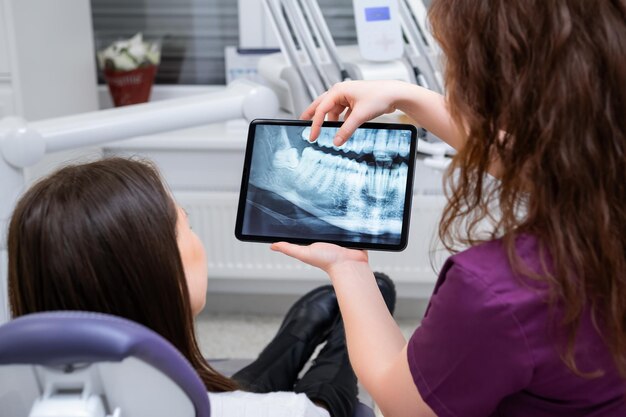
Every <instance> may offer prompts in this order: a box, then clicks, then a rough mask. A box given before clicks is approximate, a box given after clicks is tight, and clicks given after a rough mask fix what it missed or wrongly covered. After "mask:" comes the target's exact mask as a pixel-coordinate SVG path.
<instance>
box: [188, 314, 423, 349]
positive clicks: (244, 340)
mask: <svg viewBox="0 0 626 417" xmlns="http://www.w3.org/2000/svg"><path fill="white" fill-rule="evenodd" d="M282 319H283V318H282V316H275V315H271V316H268V315H253V314H219V313H202V314H201V315H200V316H199V317H198V318H197V330H198V337H199V343H200V346H201V348H202V352H203V353H204V355H205V357H208V358H254V357H256V356H257V355H258V354H259V352H260V351H261V350H262V349H263V347H264V346H265V345H266V344H267V343H268V342H269V341H270V340H271V339H272V337H273V336H274V334H275V333H276V331H277V330H278V327H279V326H280V324H281V322H282ZM398 324H399V325H400V328H401V329H402V332H403V333H404V335H405V337H407V338H408V337H410V335H411V334H412V333H413V331H414V330H415V328H416V327H417V325H418V324H419V320H418V319H415V320H399V321H398Z"/></svg>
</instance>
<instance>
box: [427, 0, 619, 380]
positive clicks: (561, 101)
mask: <svg viewBox="0 0 626 417" xmlns="http://www.w3.org/2000/svg"><path fill="white" fill-rule="evenodd" d="M430 20H431V24H432V26H433V29H434V33H435V36H436V38H437V40H438V41H439V42H440V44H441V46H442V49H443V51H444V53H445V55H446V61H447V62H446V72H445V81H446V87H447V94H448V96H447V99H448V104H449V108H450V111H451V113H452V114H453V117H454V119H455V120H456V122H457V124H458V125H459V126H462V127H463V131H466V132H467V144H466V145H465V147H464V148H463V149H461V150H460V152H459V153H458V155H457V156H456V157H455V158H454V161H453V164H452V167H451V171H450V173H451V172H452V171H455V173H454V175H448V176H447V181H448V185H449V190H450V191H449V197H450V199H449V203H448V205H447V207H446V209H445V212H444V216H443V218H442V221H441V224H440V237H441V238H442V240H443V241H444V242H445V243H446V245H447V246H448V247H449V248H456V247H458V246H459V245H458V244H459V243H462V244H475V243H477V242H478V241H481V240H484V239H485V237H482V238H481V237H480V236H479V235H478V233H477V231H478V229H479V227H481V224H484V221H485V220H491V221H493V222H494V225H495V227H494V228H493V230H492V234H491V235H490V236H487V237H486V239H491V238H494V237H497V236H503V237H504V243H505V245H506V248H507V250H508V256H509V258H510V260H511V262H512V265H513V266H514V267H515V268H516V269H519V270H522V269H524V268H523V265H521V264H520V262H519V258H518V257H517V255H516V253H515V249H514V243H515V240H516V238H517V237H518V236H519V235H520V234H522V233H529V234H532V235H534V236H536V237H537V238H538V240H539V243H540V247H541V253H545V254H546V256H545V259H544V261H546V260H547V259H550V260H551V263H552V265H553V268H547V267H544V271H543V272H542V273H541V274H540V276H539V277H535V278H539V279H542V280H544V281H546V282H547V283H549V287H550V294H551V300H552V303H551V304H552V305H553V306H554V305H557V304H558V306H560V307H561V309H560V311H561V313H560V317H559V323H561V324H562V325H563V328H564V329H566V334H567V336H568V337H567V340H568V343H567V346H566V349H565V353H564V355H563V359H564V360H565V363H566V364H567V365H568V366H569V367H570V368H572V369H573V370H577V368H576V363H575V361H574V355H573V347H574V341H575V337H576V332H577V329H578V327H579V323H580V320H581V317H582V315H583V313H584V311H585V310H586V309H590V311H591V312H592V315H593V319H594V323H596V326H597V328H598V329H599V330H600V332H601V334H602V335H603V336H604V339H605V340H606V342H607V345H608V347H609V348H610V350H611V352H612V354H613V357H614V359H615V363H616V365H617V368H618V369H619V371H620V372H621V373H622V375H624V376H626V156H625V151H626V1H624V0H596V1H589V0H560V1H545V0H515V1H511V0H434V1H433V3H432V7H431V10H430ZM494 161H496V162H495V164H494ZM494 169H495V170H496V171H498V172H497V175H498V176H499V181H497V182H492V183H490V184H487V182H485V181H484V179H485V178H486V174H487V173H488V172H489V171H490V170H492V171H491V172H493V170H494ZM494 208H495V209H496V210H497V212H498V213H496V214H494V210H493V209H494ZM548 263H549V262H545V265H548ZM529 275H530V274H529ZM555 311H556V310H555Z"/></svg>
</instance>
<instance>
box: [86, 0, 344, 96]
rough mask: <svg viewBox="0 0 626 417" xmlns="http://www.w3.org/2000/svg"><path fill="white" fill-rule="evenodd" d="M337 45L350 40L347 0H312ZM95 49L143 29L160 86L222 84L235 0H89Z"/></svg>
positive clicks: (233, 37)
mask: <svg viewBox="0 0 626 417" xmlns="http://www.w3.org/2000/svg"><path fill="white" fill-rule="evenodd" d="M318 1H319V4H320V7H321V9H322V12H323V13H324V15H325V17H326V19H327V21H328V25H329V27H330V29H331V32H332V33H333V36H334V38H335V41H336V42H337V44H338V45H343V44H346V43H355V42H356V35H355V30H354V18H353V11H352V1H351V0H318ZM91 6H92V14H93V27H94V36H95V42H96V48H98V49H100V48H103V47H106V46H107V45H108V44H110V43H111V42H113V41H115V40H117V39H120V38H126V37H130V36H132V35H134V34H135V33H137V32H143V34H144V38H145V39H161V40H162V44H163V46H162V49H163V50H162V60H161V65H160V67H159V71H158V73H157V81H156V82H157V83H161V84H224V82H225V80H224V79H225V76H224V47H225V46H229V45H235V46H237V45H238V16H237V2H236V1H235V0H91Z"/></svg>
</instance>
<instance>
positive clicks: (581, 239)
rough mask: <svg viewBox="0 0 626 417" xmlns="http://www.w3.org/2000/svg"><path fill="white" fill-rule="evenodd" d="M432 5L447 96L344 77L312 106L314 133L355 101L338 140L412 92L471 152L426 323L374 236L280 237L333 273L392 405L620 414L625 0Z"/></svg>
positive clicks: (375, 391)
mask: <svg viewBox="0 0 626 417" xmlns="http://www.w3.org/2000/svg"><path fill="white" fill-rule="evenodd" d="M429 17H430V21H431V24H432V27H433V31H434V34H435V36H436V39H437V40H438V41H439V43H440V45H441V47H442V50H443V52H444V54H445V77H444V78H445V84H446V91H447V93H446V96H445V97H443V96H440V95H438V94H435V93H433V92H431V91H428V90H425V89H423V88H421V87H418V86H415V85H409V84H405V83H401V82H397V81H374V82H365V81H354V82H345V83H341V84H338V85H336V86H334V87H333V88H332V89H330V90H329V91H328V92H326V93H325V94H323V95H322V96H320V97H319V98H318V99H317V100H316V101H315V102H314V103H313V104H311V106H310V107H309V108H308V109H307V110H306V111H305V112H304V114H303V115H302V118H306V119H309V118H311V119H313V127H312V130H311V139H312V140H313V139H315V138H316V137H317V136H318V135H319V128H320V125H321V123H322V121H323V120H324V118H325V117H327V118H328V119H329V120H337V119H338V118H339V116H340V115H341V114H342V113H343V112H344V111H345V110H347V113H346V115H345V123H344V125H343V127H342V128H341V129H340V131H339V132H338V133H337V137H336V138H335V139H334V140H335V144H336V145H341V144H343V143H344V142H346V141H347V140H349V138H350V136H351V135H352V133H353V132H354V131H355V129H356V128H357V127H358V126H359V125H360V124H361V123H363V122H365V121H367V120H370V119H372V118H374V117H376V116H379V115H381V114H384V113H390V112H393V111H394V110H396V109H399V110H402V111H403V112H405V113H406V114H407V115H408V116H410V117H411V118H412V119H413V120H414V121H415V122H416V123H417V124H418V125H420V126H423V127H424V128H426V129H428V130H429V131H431V132H433V133H434V134H435V135H437V136H438V137H440V138H442V139H443V140H445V141H446V142H447V143H449V144H450V145H451V146H453V147H454V148H455V149H456V150H457V151H458V153H457V155H456V156H455V157H454V160H453V163H452V164H451V167H450V170H449V172H448V175H447V176H446V185H447V190H448V193H447V196H448V204H447V206H446V208H445V210H444V212H443V215H442V219H441V222H440V228H439V233H440V237H441V239H442V240H443V242H444V243H445V244H446V245H447V246H448V248H449V249H451V250H453V251H454V252H455V254H454V255H453V256H452V257H450V258H449V259H448V261H447V262H446V263H445V265H444V266H443V268H442V270H441V271H440V274H439V280H438V282H437V284H436V287H435V290H434V293H433V295H432V297H431V299H430V304H429V306H428V309H427V311H426V314H425V316H424V318H423V320H422V322H421V325H420V327H419V328H418V329H417V330H415V333H414V334H413V336H412V337H411V338H410V339H409V340H408V342H407V341H406V340H405V339H404V337H403V335H402V334H401V332H400V330H399V328H398V326H397V325H396V323H395V322H394V320H393V318H392V317H391V315H390V314H389V312H388V311H387V308H386V306H385V304H384V302H383V299H382V297H381V295H380V292H379V291H378V288H377V286H376V282H375V280H374V276H373V274H372V270H371V269H370V266H369V264H368V257H367V252H365V251H357V250H350V249H345V248H341V247H337V246H334V245H330V244H325V243H315V244H313V245H310V246H296V245H291V244H287V243H284V242H283V243H276V244H274V245H273V246H272V249H273V250H276V251H280V252H283V253H285V254H287V255H289V256H293V257H295V258H297V259H300V260H302V261H303V262H306V263H308V264H311V265H313V266H316V267H319V268H321V269H323V270H324V271H325V272H327V273H328V275H329V277H330V279H331V281H332V283H333V285H334V288H335V291H336V293H337V297H338V299H339V305H340V308H341V312H342V315H343V319H344V323H345V328H346V337H347V342H348V349H349V353H350V360H351V363H352V365H353V367H354V370H355V372H356V374H357V376H358V377H359V379H360V381H361V382H362V384H363V385H364V386H365V387H366V389H367V390H368V391H369V392H370V394H371V395H372V397H373V398H374V399H375V401H376V402H377V404H378V405H379V406H380V408H381V410H382V412H383V414H384V415H385V417H400V416H435V415H436V416H439V417H451V416H458V417H474V416H476V417H478V416H507V417H543V416H567V417H577V416H594V417H600V416H606V417H609V416H610V417H618V416H619V417H624V416H626V402H625V398H626V383H625V376H626V1H624V0H596V1H589V0H554V1H546V0H518V1H510V0H433V2H432V5H431V10H430V15H429ZM452 174H454V175H452ZM490 176H491V177H495V178H496V180H495V181H494V180H489V179H488V177H490ZM484 224H491V225H492V229H491V233H490V234H487V235H485V234H484V233H482V234H479V233H478V230H477V229H478V226H479V225H480V226H481V227H482V226H484ZM461 249H462V251H461ZM400 295H401V294H400Z"/></svg>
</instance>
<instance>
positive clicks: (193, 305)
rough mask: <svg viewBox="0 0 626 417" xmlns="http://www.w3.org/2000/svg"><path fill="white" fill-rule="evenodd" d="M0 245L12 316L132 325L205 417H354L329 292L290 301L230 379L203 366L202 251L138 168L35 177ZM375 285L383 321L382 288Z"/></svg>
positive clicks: (389, 286) (120, 163)
mask: <svg viewBox="0 0 626 417" xmlns="http://www.w3.org/2000/svg"><path fill="white" fill-rule="evenodd" d="M8 243H9V245H8V247H9V297H10V304H11V312H12V315H13V317H18V316H21V315H24V314H29V313H35V312H42V311H52V310H81V311H95V312H101V313H108V314H113V315H117V316H121V317H125V318H127V319H130V320H134V321H136V322H138V323H141V324H143V325H145V326H147V327H149V328H151V329H152V330H154V331H156V332H157V333H159V334H161V335H162V336H163V337H165V338H166V339H167V340H169V341H170V342H171V343H172V344H173V345H174V346H175V347H176V348H177V349H178V350H179V351H180V352H181V353H182V354H183V355H184V356H185V357H186V358H187V360H188V361H189V362H190V363H191V364H192V366H193V367H194V368H195V369H196V371H197V372H198V375H199V376H200V378H201V380H202V381H203V382H204V384H205V386H206V389H207V391H208V393H209V397H210V401H211V410H212V411H211V412H212V415H213V416H214V417H221V416H226V415H228V416H256V415H259V416H261V415H263V416H266V415H271V416H320V417H322V416H328V415H330V416H332V417H350V416H351V415H352V413H353V410H354V407H355V405H356V403H357V381H356V377H355V375H354V372H353V371H352V368H351V366H350V362H349V360H348V354H347V349H346V345H345V334H344V329H343V322H342V320H341V316H340V314H339V308H338V305H337V299H336V296H335V293H334V291H333V289H332V286H330V285H327V286H323V287H320V288H317V289H315V290H313V291H311V292H309V293H308V294H306V295H304V296H303V297H302V298H300V300H298V301H297V302H296V303H295V304H294V305H293V306H292V307H291V309H290V310H289V311H288V312H287V314H286V316H285V319H284V320H283V323H282V325H281V327H280V328H279V330H278V333H277V334H276V336H275V337H274V338H273V339H272V340H271V341H270V343H269V344H268V346H267V347H266V348H265V349H264V350H263V351H262V352H261V354H260V355H259V357H258V358H257V359H256V360H255V361H254V362H252V363H251V364H250V365H248V366H247V367H245V368H244V369H242V370H240V371H239V372H237V373H236V374H235V375H233V377H232V378H227V377H226V376H223V375H221V374H219V373H218V372H217V371H215V370H214V369H213V368H212V367H211V366H210V365H209V364H208V363H207V362H206V360H205V359H204V358H203V356H202V354H201V352H200V349H199V347H198V344H197V340H196V335H195V329H194V323H193V318H194V316H195V315H197V314H198V313H199V312H200V311H201V310H202V308H203V307H204V304H205V298H206V289H207V262H206V257H205V252H204V248H203V246H202V244H201V242H200V240H199V239H198V237H197V236H196V235H195V233H194V232H193V231H192V230H191V229H190V227H189V222H188V218H187V214H186V213H185V212H184V210H183V209H182V208H181V207H179V206H178V205H177V204H176V202H175V201H174V199H173V197H172V195H171V194H170V192H169V191H168V190H167V188H166V186H165V185H164V183H163V181H162V179H161V177H160V175H159V173H158V171H157V169H156V168H155V167H154V166H153V165H151V164H150V163H148V162H145V161H138V160H130V159H123V158H111V159H105V160H101V161H96V162H92V163H87V164H82V165H75V166H68V167H65V168H62V169H60V170H59V171H57V172H55V173H53V174H51V175H50V176H48V177H47V178H44V179H43V180H41V181H39V182H38V183H36V184H35V185H33V186H32V187H31V188H30V189H29V190H28V191H27V192H26V193H25V194H24V196H23V197H22V198H21V199H20V201H19V202H18V204H17V206H16V208H15V211H14V213H13V217H12V219H11V223H10V227H9V242H8ZM376 278H377V282H378V285H379V288H380V290H381V293H382V295H383V298H384V299H385V302H386V303H387V306H388V307H389V309H390V310H391V311H393V308H394V305H395V289H394V286H393V283H392V282H391V280H390V279H389V278H388V277H386V276H385V275H384V274H376ZM323 342H326V344H325V346H324V347H323V349H322V350H321V351H320V353H319V354H318V356H317V357H316V358H315V360H314V361H313V364H312V366H311V367H310V368H309V370H308V371H307V372H306V373H305V374H304V375H303V376H302V377H301V378H299V379H298V376H299V374H300V373H301V371H302V368H303V367H304V365H305V363H306V362H307V361H308V360H309V359H310V357H311V355H312V353H313V351H314V350H315V348H316V347H317V346H318V345H319V344H321V343H323Z"/></svg>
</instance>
